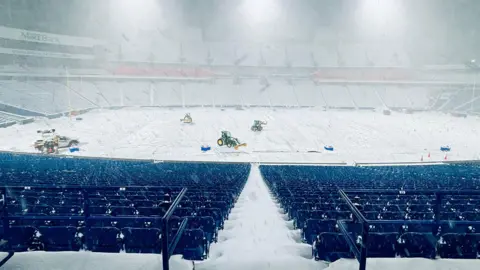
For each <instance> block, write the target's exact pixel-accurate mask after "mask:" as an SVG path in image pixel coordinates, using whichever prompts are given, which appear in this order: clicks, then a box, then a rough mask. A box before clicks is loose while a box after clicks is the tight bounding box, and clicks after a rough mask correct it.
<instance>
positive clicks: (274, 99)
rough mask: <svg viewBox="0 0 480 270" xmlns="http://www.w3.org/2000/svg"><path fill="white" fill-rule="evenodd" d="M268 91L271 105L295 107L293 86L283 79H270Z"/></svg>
mask: <svg viewBox="0 0 480 270" xmlns="http://www.w3.org/2000/svg"><path fill="white" fill-rule="evenodd" d="M271 84H272V85H271V86H270V87H269V88H268V89H266V90H265V91H267V92H268V96H269V98H270V102H271V104H272V106H282V107H297V106H298V101H297V97H296V96H295V92H294V91H293V87H292V86H291V85H289V84H287V83H286V82H285V81H272V82H271Z"/></svg>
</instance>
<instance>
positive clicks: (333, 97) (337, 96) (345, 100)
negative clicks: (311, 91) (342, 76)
mask: <svg viewBox="0 0 480 270" xmlns="http://www.w3.org/2000/svg"><path fill="white" fill-rule="evenodd" d="M319 89H320V90H321V91H322V93H323V97H324V98H325V103H327V106H328V107H330V108H355V105H354V103H353V100H352V98H351V96H350V95H349V94H348V91H347V88H346V87H345V86H338V85H320V86H319Z"/></svg>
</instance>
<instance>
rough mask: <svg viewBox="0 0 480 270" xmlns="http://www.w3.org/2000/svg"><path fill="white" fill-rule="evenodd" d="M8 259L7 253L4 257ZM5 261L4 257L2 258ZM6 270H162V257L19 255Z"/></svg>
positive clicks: (183, 268) (177, 266) (185, 269)
mask: <svg viewBox="0 0 480 270" xmlns="http://www.w3.org/2000/svg"><path fill="white" fill-rule="evenodd" d="M1 254H4V255H5V256H6V255H7V254H6V253H3V252H2V253H1ZM1 258H3V256H2V257H1ZM192 268H193V265H192V262H189V261H185V260H183V259H182V258H181V256H180V255H175V256H172V257H171V258H170V269H171V270H191V269H192ZM2 269H6V270H161V269H163V267H162V256H161V255H159V254H130V253H123V254H114V253H96V252H82V251H81V252H43V251H35V252H23V253H21V252H19V253H15V255H13V257H12V258H11V259H10V260H9V261H7V263H6V264H5V265H4V266H3V267H2Z"/></svg>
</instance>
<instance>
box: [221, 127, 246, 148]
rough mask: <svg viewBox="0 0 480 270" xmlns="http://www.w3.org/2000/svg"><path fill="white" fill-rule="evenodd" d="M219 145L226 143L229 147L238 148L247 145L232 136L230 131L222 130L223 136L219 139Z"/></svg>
mask: <svg viewBox="0 0 480 270" xmlns="http://www.w3.org/2000/svg"><path fill="white" fill-rule="evenodd" d="M217 144H218V146H224V145H226V146H227V147H228V148H231V147H233V148H235V150H238V148H239V147H241V146H247V144H246V143H240V142H239V141H238V139H237V138H234V137H232V134H230V132H229V131H222V137H221V138H219V139H218V140H217Z"/></svg>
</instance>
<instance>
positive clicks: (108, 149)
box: [0, 108, 480, 270]
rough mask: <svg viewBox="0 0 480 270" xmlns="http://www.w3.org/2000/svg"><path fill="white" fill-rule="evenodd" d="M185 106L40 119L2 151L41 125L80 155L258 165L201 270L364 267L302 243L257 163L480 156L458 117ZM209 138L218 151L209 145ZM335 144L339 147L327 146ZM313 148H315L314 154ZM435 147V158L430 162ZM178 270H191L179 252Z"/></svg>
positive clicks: (102, 257)
mask: <svg viewBox="0 0 480 270" xmlns="http://www.w3.org/2000/svg"><path fill="white" fill-rule="evenodd" d="M185 112H187V111H186V110H181V109H171V110H166V109H123V110H118V111H109V110H105V111H93V112H90V113H88V114H85V115H82V116H81V117H82V118H83V120H81V121H77V120H75V119H69V118H60V119H55V120H37V121H36V122H35V123H32V124H28V125H24V126H21V125H15V126H12V127H9V128H5V129H0V136H1V137H2V138H3V140H2V143H1V144H0V149H1V150H7V151H19V152H34V150H33V148H32V143H33V141H34V140H35V139H37V136H38V134H37V133H36V131H37V130H38V129H48V128H55V129H57V131H58V134H61V135H67V136H72V137H79V139H80V141H81V142H82V144H81V145H80V148H81V151H80V152H78V153H74V155H82V156H101V157H118V158H142V159H143V158H145V159H158V160H185V161H188V160H204V161H246V162H251V163H254V164H253V165H252V170H251V174H250V177H249V179H248V181H247V184H246V186H245V188H244V190H243V192H242V194H241V195H240V198H239V200H238V202H237V203H236V205H235V207H234V208H233V209H232V213H231V214H230V218H229V220H228V221H226V223H225V229H224V230H222V231H220V233H219V241H218V243H216V244H212V246H211V249H210V257H209V258H208V259H207V260H206V261H203V262H196V264H195V269H201V270H236V269H238V270H240V269H241V270H244V269H259V270H261V269H275V270H291V269H295V270H303V269H305V270H313V269H341V270H350V269H352V270H353V269H358V263H357V262H356V261H355V260H340V261H337V262H335V263H332V264H330V265H327V264H326V263H323V262H315V261H314V260H313V259H312V258H311V257H312V256H311V247H310V246H308V245H305V244H302V243H300V231H299V230H293V229H292V227H293V226H292V222H291V221H288V220H287V218H286V215H285V214H284V213H283V210H282V209H280V208H279V207H278V205H277V204H276V202H275V201H274V199H273V198H272V197H271V195H270V193H269V191H268V188H267V187H266V185H265V183H264V182H263V181H262V179H261V176H260V173H259V170H258V165H255V163H257V162H281V163H290V162H295V163H322V162H326V163H336V162H347V163H353V162H403V161H405V162H418V161H420V159H421V156H422V155H423V157H424V160H425V161H429V160H430V161H442V160H444V158H445V155H444V153H442V152H440V150H439V148H440V146H443V145H450V146H451V147H452V152H450V153H449V154H448V156H447V158H448V160H466V159H478V157H479V153H480V150H479V149H478V145H479V144H478V135H479V132H480V130H479V128H480V125H479V124H480V119H478V118H473V117H469V118H466V119H463V118H452V117H450V116H447V115H440V114H436V113H417V114H413V115H405V114H400V113H393V114H392V115H391V116H384V115H382V114H380V113H374V112H346V111H343V112H341V111H327V112H325V111H321V110H315V109H289V110H287V109H285V110H270V109H251V110H243V111H239V110H234V109H226V110H220V109H200V108H199V109H190V110H189V112H190V113H191V114H192V117H193V119H194V124H192V125H188V124H182V123H181V122H180V121H179V120H180V118H182V117H183V114H184V113H185ZM255 119H258V120H265V121H268V125H267V126H266V129H265V130H264V131H263V132H261V133H254V132H252V131H250V125H251V124H252V122H253V120H255ZM221 130H229V131H231V133H232V135H234V136H235V137H238V138H239V139H240V141H241V142H246V143H247V144H248V146H247V147H246V148H241V150H239V151H235V150H231V149H224V148H219V147H217V146H216V145H215V144H216V140H217V139H218V137H219V136H220V131H221ZM203 144H210V145H211V146H212V151H209V152H206V153H202V152H201V151H200V147H201V145H203ZM324 145H333V146H334V148H335V151H333V152H326V151H323V147H324ZM310 151H313V152H310ZM428 153H430V154H431V157H430V158H428ZM4 268H5V269H22V270H23V269H70V270H87V269H115V270H123V269H138V270H140V269H162V268H161V256H160V255H151V254H144V255H139V254H101V253H91V252H77V253H75V252H58V253H45V252H29V253H22V254H16V255H15V256H14V257H13V258H12V259H11V260H10V261H9V262H7V264H5V266H4ZM171 269H173V270H177V269H178V270H184V269H185V270H186V269H192V263H191V262H186V261H182V260H181V259H179V258H178V257H176V258H174V259H173V260H172V263H171ZM367 269H369V270H384V269H392V270H397V269H398V270H400V269H425V270H434V269H435V270H447V269H459V270H467V269H468V270H470V269H480V260H435V261H433V260H427V259H369V260H368V268H367Z"/></svg>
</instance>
